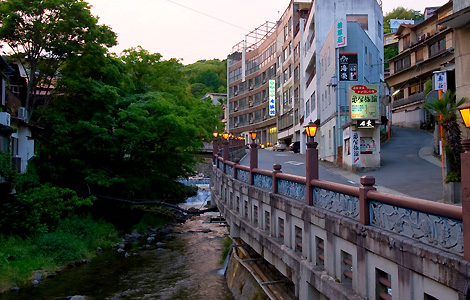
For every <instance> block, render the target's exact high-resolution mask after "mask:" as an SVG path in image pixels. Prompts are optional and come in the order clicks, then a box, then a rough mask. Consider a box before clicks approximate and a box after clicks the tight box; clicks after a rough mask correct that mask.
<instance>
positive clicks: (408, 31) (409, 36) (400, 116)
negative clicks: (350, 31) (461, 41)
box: [386, 1, 455, 128]
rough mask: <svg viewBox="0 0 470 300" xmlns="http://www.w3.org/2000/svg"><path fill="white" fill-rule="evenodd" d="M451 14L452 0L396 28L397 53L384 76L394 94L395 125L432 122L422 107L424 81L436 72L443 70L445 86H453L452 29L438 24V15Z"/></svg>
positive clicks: (417, 126) (417, 125) (414, 124)
mask: <svg viewBox="0 0 470 300" xmlns="http://www.w3.org/2000/svg"><path fill="white" fill-rule="evenodd" d="M431 11H432V12H431ZM451 14H452V1H450V2H448V3H446V4H444V5H443V6H441V7H439V8H432V9H426V10H425V16H427V18H426V19H425V20H424V21H423V22H421V23H419V24H415V25H412V24H402V25H400V27H399V28H398V30H397V32H396V35H397V37H398V40H399V41H398V55H397V56H395V57H393V58H392V59H390V76H389V77H388V78H387V79H386V82H387V84H388V86H389V87H390V88H391V92H392V95H393V96H392V115H393V124H394V125H399V126H405V127H414V128H420V127H423V126H426V125H428V124H430V123H432V120H431V118H430V115H429V113H427V112H426V111H425V110H424V108H423V103H424V102H425V100H426V99H425V94H424V84H425V82H426V81H428V80H430V79H432V77H433V74H434V73H435V72H439V71H446V75H447V86H448V88H450V89H452V90H454V89H455V59H454V57H455V55H454V42H455V41H454V33H453V31H452V29H451V28H449V27H446V26H443V25H439V20H440V19H442V18H444V17H447V16H449V15H451Z"/></svg>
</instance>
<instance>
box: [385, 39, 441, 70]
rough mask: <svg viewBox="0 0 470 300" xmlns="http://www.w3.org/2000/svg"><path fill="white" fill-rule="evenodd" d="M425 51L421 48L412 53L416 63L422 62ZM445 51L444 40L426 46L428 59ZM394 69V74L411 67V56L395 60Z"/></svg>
mask: <svg viewBox="0 0 470 300" xmlns="http://www.w3.org/2000/svg"><path fill="white" fill-rule="evenodd" d="M425 50H426V48H425V47H423V48H420V49H418V50H416V51H415V52H414V55H415V59H416V62H420V61H423V60H424V53H425V52H424V51H425ZM445 50H446V39H445V38H442V39H440V40H439V41H437V42H435V43H433V44H430V45H429V46H428V57H429V58H432V57H433V56H436V55H438V54H441V53H443V52H444V51H445ZM394 67H395V73H396V72H400V71H401V70H404V69H407V68H409V67H411V54H410V55H407V56H405V57H402V58H399V59H397V60H395V61H394Z"/></svg>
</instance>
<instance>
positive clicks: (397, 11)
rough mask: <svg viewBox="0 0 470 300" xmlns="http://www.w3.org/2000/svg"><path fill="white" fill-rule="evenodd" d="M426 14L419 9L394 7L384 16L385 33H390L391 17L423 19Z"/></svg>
mask: <svg viewBox="0 0 470 300" xmlns="http://www.w3.org/2000/svg"><path fill="white" fill-rule="evenodd" d="M423 18H424V15H423V14H422V13H420V12H419V11H417V10H413V9H406V8H404V7H401V6H399V7H397V8H394V9H393V10H392V11H391V12H389V13H388V14H386V15H385V16H384V21H383V22H384V33H390V32H391V30H390V20H391V19H407V20H415V21H418V20H422V19H423Z"/></svg>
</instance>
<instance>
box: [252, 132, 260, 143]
mask: <svg viewBox="0 0 470 300" xmlns="http://www.w3.org/2000/svg"><path fill="white" fill-rule="evenodd" d="M257 135H258V134H257V133H256V131H252V132H250V137H251V140H252V141H253V142H254V141H255V139H256V136H257Z"/></svg>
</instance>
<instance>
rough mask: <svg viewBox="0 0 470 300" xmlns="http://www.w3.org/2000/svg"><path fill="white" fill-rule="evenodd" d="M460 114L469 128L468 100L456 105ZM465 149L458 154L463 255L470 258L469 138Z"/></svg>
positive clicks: (469, 109)
mask: <svg viewBox="0 0 470 300" xmlns="http://www.w3.org/2000/svg"><path fill="white" fill-rule="evenodd" d="M457 109H458V110H459V111H460V114H461V115H462V119H463V122H464V123H465V126H466V127H468V128H470V102H469V101H467V102H466V103H464V104H462V105H460V106H459V107H457ZM462 146H463V148H464V150H465V152H464V153H462V154H460V170H461V179H460V180H461V184H462V219H463V245H464V247H463V249H464V251H463V257H464V258H465V259H466V260H470V139H464V140H462Z"/></svg>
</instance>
